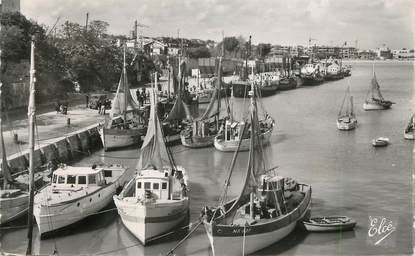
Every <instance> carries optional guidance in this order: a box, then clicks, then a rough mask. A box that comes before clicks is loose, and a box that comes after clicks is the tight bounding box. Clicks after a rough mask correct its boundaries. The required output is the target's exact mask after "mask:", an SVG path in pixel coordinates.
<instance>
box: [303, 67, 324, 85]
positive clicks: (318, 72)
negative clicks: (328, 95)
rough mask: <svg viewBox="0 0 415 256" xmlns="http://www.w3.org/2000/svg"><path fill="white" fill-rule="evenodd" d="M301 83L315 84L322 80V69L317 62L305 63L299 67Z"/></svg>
mask: <svg viewBox="0 0 415 256" xmlns="http://www.w3.org/2000/svg"><path fill="white" fill-rule="evenodd" d="M300 76H301V78H302V79H303V85H317V84H320V83H322V82H324V76H323V69H322V68H321V67H320V64H318V63H307V64H305V65H304V66H303V67H301V69H300Z"/></svg>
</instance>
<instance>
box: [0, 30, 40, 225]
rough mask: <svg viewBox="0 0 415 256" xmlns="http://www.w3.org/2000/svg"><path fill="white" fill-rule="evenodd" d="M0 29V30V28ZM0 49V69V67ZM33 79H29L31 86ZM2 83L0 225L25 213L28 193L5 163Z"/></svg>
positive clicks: (0, 87) (0, 106) (1, 85)
mask: <svg viewBox="0 0 415 256" xmlns="http://www.w3.org/2000/svg"><path fill="white" fill-rule="evenodd" d="M0 29H1V28H0ZM1 52H2V51H1V49H0V67H1ZM31 65H32V66H31V67H32V68H34V63H33V59H31ZM32 83H33V78H32V77H31V84H32ZM2 87H3V83H2V80H1V77H0V143H1V145H0V146H1V153H2V162H1V174H2V178H3V184H2V185H3V187H2V189H1V190H0V225H2V224H5V223H7V222H10V221H12V220H15V219H17V218H19V217H21V216H22V215H24V214H25V213H26V212H27V209H28V205H29V193H28V192H27V191H25V190H22V189H20V188H18V187H17V186H16V184H15V181H14V179H13V177H12V175H11V171H10V168H9V166H8V163H7V155H6V154H7V153H6V147H5V145H4V138H3V122H2V116H3V115H2V114H3V107H2V106H3V97H2Z"/></svg>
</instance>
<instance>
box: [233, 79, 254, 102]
mask: <svg viewBox="0 0 415 256" xmlns="http://www.w3.org/2000/svg"><path fill="white" fill-rule="evenodd" d="M232 90H233V96H234V97H236V98H244V97H248V93H249V91H250V90H251V85H250V84H249V83H248V82H243V81H239V82H233V83H232Z"/></svg>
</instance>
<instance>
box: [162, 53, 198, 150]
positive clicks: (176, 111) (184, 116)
mask: <svg viewBox="0 0 415 256" xmlns="http://www.w3.org/2000/svg"><path fill="white" fill-rule="evenodd" d="M185 68H186V62H185V60H180V62H179V74H178V77H179V79H178V80H179V81H177V80H176V82H177V83H178V86H177V87H178V88H177V92H176V98H175V100H174V104H173V107H172V109H171V110H170V112H169V113H168V114H167V116H166V117H165V119H164V120H163V123H162V130H163V134H164V137H165V141H166V143H167V145H175V144H179V143H181V135H180V133H181V132H182V131H183V130H184V129H185V128H186V126H187V125H188V123H189V122H191V120H193V115H192V112H191V110H190V107H191V106H190V105H189V104H187V103H190V102H188V101H187V103H186V102H185V100H184V98H185V90H184V89H185V88H184V82H183V81H184V72H182V70H185ZM173 78H174V79H175V78H176V77H175V76H173Z"/></svg>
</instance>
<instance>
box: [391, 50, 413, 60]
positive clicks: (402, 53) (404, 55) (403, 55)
mask: <svg viewBox="0 0 415 256" xmlns="http://www.w3.org/2000/svg"><path fill="white" fill-rule="evenodd" d="M392 55H393V58H394V59H413V58H414V57H415V52H414V49H406V48H402V49H399V50H393V51H392Z"/></svg>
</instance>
